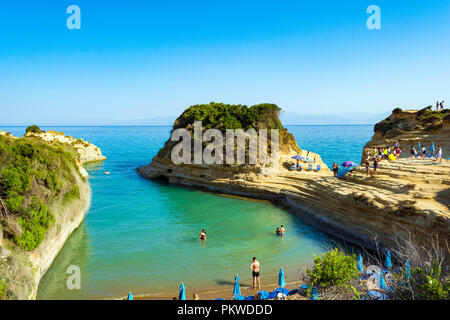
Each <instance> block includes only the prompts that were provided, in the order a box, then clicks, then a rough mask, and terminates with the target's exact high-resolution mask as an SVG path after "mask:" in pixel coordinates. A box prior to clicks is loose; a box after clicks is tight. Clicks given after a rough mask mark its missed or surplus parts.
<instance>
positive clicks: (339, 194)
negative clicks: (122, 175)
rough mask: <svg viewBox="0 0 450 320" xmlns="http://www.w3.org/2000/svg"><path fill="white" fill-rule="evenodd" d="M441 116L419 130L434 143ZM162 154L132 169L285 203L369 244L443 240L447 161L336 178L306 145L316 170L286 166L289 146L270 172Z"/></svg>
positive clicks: (447, 223)
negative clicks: (190, 161) (319, 167)
mask: <svg viewBox="0 0 450 320" xmlns="http://www.w3.org/2000/svg"><path fill="white" fill-rule="evenodd" d="M407 113H408V114H409V113H410V112H407ZM411 113H412V112H411ZM397 116H398V115H396V116H393V117H392V118H395V117H397ZM441 120H442V119H441ZM442 122H443V125H442V127H441V128H439V126H440V125H438V127H436V128H433V129H424V130H426V132H427V134H426V135H427V136H426V137H427V139H429V140H430V141H431V140H433V139H434V142H435V143H442V144H443V145H444V148H445V146H446V144H445V141H444V140H445V139H447V141H448V132H446V131H442V130H447V129H446V128H447V127H446V125H447V124H446V123H444V120H442ZM413 128H414V127H413ZM418 129H419V128H416V130H418ZM388 131H389V130H386V132H388ZM408 134H410V136H409V137H410V138H409V139H416V137H415V136H414V135H413V133H412V132H411V133H408ZM424 135H425V134H424ZM378 136H379V133H376V134H375V135H374V139H375V140H376V139H378V138H377V137H378ZM388 136H389V137H390V139H396V140H398V139H399V136H396V135H394V134H392V130H391V131H390V133H389V132H388ZM418 138H419V137H418ZM420 138H424V136H421V137H420ZM437 138H439V139H437ZM441 138H442V139H441ZM409 141H411V140H408V143H409ZM441 141H442V142H441ZM383 143H384V142H383ZM400 143H402V140H401V139H400ZM165 148H167V143H166V146H165ZM280 149H285V148H280ZM286 150H289V148H286ZM444 150H445V149H444ZM301 152H302V155H303V156H305V155H306V153H308V152H307V151H305V150H302V151H301ZM167 153H168V150H165V151H164V152H163V153H160V154H158V155H157V156H156V157H154V158H153V159H152V162H151V163H150V164H149V165H147V166H143V167H140V168H138V170H137V171H138V173H139V174H140V175H141V176H143V177H146V178H150V179H158V178H164V179H167V180H168V181H169V182H170V183H176V184H181V185H186V186H190V187H202V188H206V189H209V190H211V191H215V192H221V193H227V194H236V195H242V196H247V197H253V198H262V199H268V200H271V201H273V202H275V203H280V204H282V205H284V206H287V207H288V208H290V211H292V212H293V213H294V214H296V215H297V216H298V217H300V218H301V219H303V220H304V221H306V222H309V223H311V224H313V225H316V226H317V227H319V228H320V229H321V230H323V231H325V232H327V233H329V234H332V235H334V236H337V237H339V238H343V239H345V240H347V241H350V242H353V243H355V244H359V245H363V246H365V247H368V248H374V247H375V246H376V245H377V244H376V242H378V243H379V244H380V245H381V246H385V247H392V246H394V245H395V244H396V241H397V240H399V241H403V240H405V241H406V240H408V239H410V236H411V235H412V236H413V237H414V238H415V239H416V240H417V241H426V240H427V239H428V237H430V236H435V235H437V236H438V237H439V239H440V240H442V241H448V240H449V231H450V211H449V204H450V191H449V188H448V186H449V184H450V175H449V173H450V163H449V162H448V161H444V162H443V163H432V162H431V161H419V160H417V161H409V160H407V159H401V160H398V161H395V162H387V161H382V162H381V164H380V167H379V169H378V171H379V174H378V175H376V176H366V174H365V172H364V170H363V169H362V168H360V167H356V168H355V169H354V170H353V171H351V172H350V173H348V174H347V175H346V176H345V177H344V178H339V179H338V178H335V177H334V176H333V175H332V173H331V172H330V170H328V168H327V167H326V166H325V165H323V163H322V161H321V159H320V156H319V155H317V154H313V153H311V152H310V153H309V158H315V159H316V164H322V170H320V171H319V172H314V171H309V172H306V171H305V170H303V171H301V172H293V171H290V170H289V169H288V168H289V165H288V163H289V162H290V161H291V159H290V156H292V155H293V154H294V153H295V152H293V151H291V152H289V151H287V152H286V151H284V152H280V158H279V161H280V165H281V166H280V168H281V169H280V170H279V172H277V173H269V174H267V173H266V172H264V173H265V174H263V173H261V170H260V168H259V166H258V165H255V166H253V167H252V168H251V169H247V168H242V167H238V166H223V165H222V166H220V165H185V164H181V165H175V164H173V163H172V162H171V160H170V158H168V157H167V156H161V155H167ZM375 239H376V241H375Z"/></svg>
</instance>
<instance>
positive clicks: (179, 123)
mask: <svg viewBox="0 0 450 320" xmlns="http://www.w3.org/2000/svg"><path fill="white" fill-rule="evenodd" d="M280 111H281V109H280V108H279V107H278V106H277V105H275V104H269V103H264V104H259V105H254V106H252V107H250V108H249V107H247V106H245V105H240V104H239V105H230V104H223V103H215V102H211V103H209V104H200V105H193V106H191V107H189V108H187V109H186V110H185V111H184V112H183V113H182V114H181V116H179V117H178V119H177V120H176V121H175V125H174V129H177V128H186V127H187V126H188V125H189V124H193V123H194V121H202V124H203V127H204V128H206V129H210V128H214V129H219V130H222V131H223V132H225V130H226V129H245V130H246V129H250V128H253V129H259V128H267V129H280V130H281V129H283V126H282V124H281V121H280V119H279V118H278V113H279V112H280Z"/></svg>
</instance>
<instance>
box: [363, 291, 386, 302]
mask: <svg viewBox="0 0 450 320" xmlns="http://www.w3.org/2000/svg"><path fill="white" fill-rule="evenodd" d="M367 294H368V296H369V298H370V299H371V300H386V296H385V295H384V294H382V293H381V292H378V291H375V290H369V292H368V293H367Z"/></svg>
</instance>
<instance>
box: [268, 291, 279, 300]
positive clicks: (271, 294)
mask: <svg viewBox="0 0 450 320" xmlns="http://www.w3.org/2000/svg"><path fill="white" fill-rule="evenodd" d="M277 294H278V291H277V290H274V291H272V292H271V293H269V296H268V297H267V299H275V298H276V297H277Z"/></svg>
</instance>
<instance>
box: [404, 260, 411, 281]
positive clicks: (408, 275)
mask: <svg viewBox="0 0 450 320" xmlns="http://www.w3.org/2000/svg"><path fill="white" fill-rule="evenodd" d="M405 269H406V270H405V271H406V278H407V279H409V278H411V265H410V264H409V260H406V264H405Z"/></svg>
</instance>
